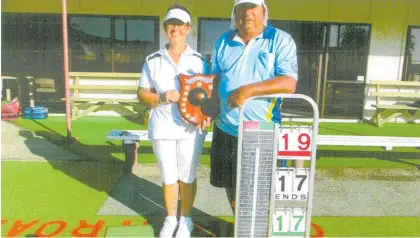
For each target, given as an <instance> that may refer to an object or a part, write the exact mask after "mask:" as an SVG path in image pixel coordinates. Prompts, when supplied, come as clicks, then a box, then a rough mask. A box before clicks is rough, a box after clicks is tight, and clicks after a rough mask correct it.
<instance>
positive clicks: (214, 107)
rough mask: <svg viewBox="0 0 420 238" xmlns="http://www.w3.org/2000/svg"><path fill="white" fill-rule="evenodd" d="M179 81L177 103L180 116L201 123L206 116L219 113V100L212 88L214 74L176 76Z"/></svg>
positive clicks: (213, 115)
mask: <svg viewBox="0 0 420 238" xmlns="http://www.w3.org/2000/svg"><path fill="white" fill-rule="evenodd" d="M178 79H179V82H180V83H181V97H180V99H179V102H178V105H179V110H180V111H181V115H182V117H183V118H184V119H185V120H187V121H188V122H192V123H194V124H201V122H202V121H203V120H205V119H206V118H207V117H212V118H214V117H215V116H217V114H218V113H219V102H218V100H217V97H215V96H214V95H215V93H217V90H213V88H214V86H215V80H216V74H211V75H205V74H195V75H185V74H180V75H179V76H178Z"/></svg>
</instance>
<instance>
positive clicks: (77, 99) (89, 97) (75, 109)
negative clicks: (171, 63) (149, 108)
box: [64, 72, 145, 120]
mask: <svg viewBox="0 0 420 238" xmlns="http://www.w3.org/2000/svg"><path fill="white" fill-rule="evenodd" d="M140 75H141V74H140V73H102V72H99V73H95V72H69V76H70V94H71V96H70V101H71V105H72V116H71V118H72V120H75V119H79V118H82V117H84V116H86V115H88V114H89V113H91V112H95V111H100V110H112V111H116V110H120V109H121V107H122V108H123V110H124V111H125V112H126V113H129V114H132V116H137V115H138V113H139V112H142V111H144V108H145V107H144V106H143V107H142V105H141V104H140V103H139V101H138V99H137V88H138V81H139V79H140ZM64 100H65V99H64ZM116 107H117V108H116ZM118 107H120V108H118ZM142 108H143V109H142ZM82 109H83V112H81V110H82Z"/></svg>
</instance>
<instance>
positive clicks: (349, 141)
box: [106, 130, 420, 173]
mask: <svg viewBox="0 0 420 238" xmlns="http://www.w3.org/2000/svg"><path fill="white" fill-rule="evenodd" d="M212 138H213V132H208V133H207V135H206V138H205V141H206V142H211V141H212ZM106 139H107V140H121V141H122V142H123V145H124V152H125V166H124V168H125V172H126V173H131V172H132V169H133V167H134V166H135V165H136V164H137V149H138V148H139V142H140V141H148V140H149V137H148V131H146V130H111V131H110V132H108V134H107V135H106ZM317 145H328V146H376V147H383V148H384V149H385V150H387V151H391V150H392V148H393V147H413V148H420V137H389V136H348V135H318V136H317Z"/></svg>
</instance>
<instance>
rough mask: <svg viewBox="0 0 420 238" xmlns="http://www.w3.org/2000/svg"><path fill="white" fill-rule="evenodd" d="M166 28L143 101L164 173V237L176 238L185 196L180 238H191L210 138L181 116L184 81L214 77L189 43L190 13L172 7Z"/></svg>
mask: <svg viewBox="0 0 420 238" xmlns="http://www.w3.org/2000/svg"><path fill="white" fill-rule="evenodd" d="M163 27H164V29H165V33H166V36H167V38H168V43H167V44H166V46H165V47H164V48H162V49H161V50H159V51H157V52H155V53H153V54H151V55H149V56H148V57H147V58H146V62H145V63H144V67H143V71H142V74H141V78H140V81H139V90H138V97H139V100H140V101H141V102H143V103H145V104H147V105H149V106H151V108H152V110H151V112H150V117H149V124H148V125H149V138H150V139H151V140H152V146H153V151H154V153H155V156H156V158H157V161H158V165H159V169H160V173H161V178H162V182H163V198H164V202H165V208H166V213H167V216H166V219H165V222H164V225H163V228H162V229H161V231H160V234H159V236H160V237H172V235H173V233H174V231H175V229H176V227H177V225H178V221H177V207H178V194H179V197H180V200H181V214H180V220H179V226H178V231H177V234H176V236H177V237H190V233H191V231H192V229H193V222H192V219H191V209H192V205H193V202H194V199H195V195H196V190H197V183H196V179H195V175H196V169H197V166H198V163H199V160H200V155H201V151H202V146H203V143H204V139H205V135H206V132H205V131H198V126H197V125H193V124H189V123H187V122H186V121H184V119H183V118H182V116H181V112H180V111H179V109H178V99H179V98H180V94H179V92H180V83H179V81H178V75H179V74H180V73H182V74H186V75H192V74H198V73H203V74H208V64H207V63H206V61H205V60H204V58H203V57H202V56H201V55H200V54H199V53H197V52H196V51H194V50H192V49H191V48H190V47H189V45H188V44H187V43H186V42H185V41H186V37H187V36H188V34H189V33H190V31H191V14H190V13H189V11H188V10H187V9H186V8H185V7H183V6H180V5H174V6H172V7H170V8H169V9H168V11H167V13H166V17H165V19H164V22H163Z"/></svg>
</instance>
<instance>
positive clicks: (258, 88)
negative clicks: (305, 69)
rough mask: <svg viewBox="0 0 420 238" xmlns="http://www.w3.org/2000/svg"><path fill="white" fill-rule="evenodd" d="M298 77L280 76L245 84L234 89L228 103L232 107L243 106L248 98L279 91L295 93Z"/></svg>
mask: <svg viewBox="0 0 420 238" xmlns="http://www.w3.org/2000/svg"><path fill="white" fill-rule="evenodd" d="M296 84H297V81H296V79H294V78H292V77H290V76H278V77H275V78H271V79H268V80H265V81H261V82H258V83H253V84H248V85H244V86H242V87H240V88H238V89H237V90H236V91H234V92H233V93H232V94H231V95H230V97H229V102H228V105H229V107H230V108H235V107H239V106H241V105H242V104H243V103H244V102H245V100H246V99H247V98H250V97H255V96H262V95H267V94H277V93H294V92H295V91H296Z"/></svg>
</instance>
